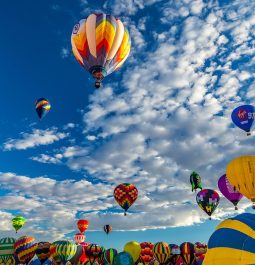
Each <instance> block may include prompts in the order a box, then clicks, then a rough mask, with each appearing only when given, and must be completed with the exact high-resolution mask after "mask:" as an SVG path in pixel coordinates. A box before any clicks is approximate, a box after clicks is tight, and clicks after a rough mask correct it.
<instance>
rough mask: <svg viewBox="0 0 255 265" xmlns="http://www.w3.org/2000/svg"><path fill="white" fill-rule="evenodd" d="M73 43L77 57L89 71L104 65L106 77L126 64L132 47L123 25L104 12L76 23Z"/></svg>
mask: <svg viewBox="0 0 255 265" xmlns="http://www.w3.org/2000/svg"><path fill="white" fill-rule="evenodd" d="M71 43H72V50H73V53H74V56H75V58H76V59H77V60H78V62H79V63H80V64H81V65H82V66H83V67H84V68H85V69H86V70H88V71H89V70H90V69H91V68H92V67H94V66H101V67H103V68H104V70H105V72H106V75H108V74H110V73H111V72H113V71H114V70H115V69H116V68H117V67H120V65H121V63H124V61H125V60H126V58H127V57H128V53H129V51H130V47H131V42H130V38H129V34H128V31H127V29H125V27H124V25H123V23H122V22H121V21H120V20H119V19H116V18H115V17H113V16H111V15H106V14H103V13H101V14H91V15H90V16H88V18H87V19H86V20H85V19H83V20H81V21H80V22H79V24H76V25H75V26H74V29H73V32H72V36H71Z"/></svg>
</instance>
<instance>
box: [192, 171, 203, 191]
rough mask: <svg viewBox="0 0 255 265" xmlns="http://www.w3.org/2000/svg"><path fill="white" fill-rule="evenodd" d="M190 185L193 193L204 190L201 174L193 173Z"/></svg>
mask: <svg viewBox="0 0 255 265" xmlns="http://www.w3.org/2000/svg"><path fill="white" fill-rule="evenodd" d="M190 184H191V188H192V191H193V190H195V191H196V190H197V189H200V190H202V189H203V188H202V182H201V177H200V176H199V174H198V173H197V172H195V171H193V172H192V173H191V175H190Z"/></svg>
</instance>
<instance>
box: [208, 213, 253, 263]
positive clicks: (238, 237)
mask: <svg viewBox="0 0 255 265" xmlns="http://www.w3.org/2000/svg"><path fill="white" fill-rule="evenodd" d="M223 262H224V265H232V264H235V265H247V264H255V216H254V214H250V213H245V214H240V215H238V216H236V217H234V218H231V219H227V220H225V221H223V222H222V223H220V224H219V225H218V226H217V228H216V230H215V232H214V233H213V234H212V236H211V237H210V239H209V242H208V250H207V253H206V255H205V259H204V262H203V265H204V264H205V265H220V264H223Z"/></svg>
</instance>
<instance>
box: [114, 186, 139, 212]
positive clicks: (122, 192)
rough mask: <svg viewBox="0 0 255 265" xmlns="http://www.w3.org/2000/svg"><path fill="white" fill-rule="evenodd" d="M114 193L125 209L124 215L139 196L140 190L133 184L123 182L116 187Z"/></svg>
mask: <svg viewBox="0 0 255 265" xmlns="http://www.w3.org/2000/svg"><path fill="white" fill-rule="evenodd" d="M113 195H114V198H115V200H116V201H117V202H118V204H119V205H120V206H121V207H122V208H123V209H124V210H125V213H124V215H126V211H127V210H128V208H129V207H130V206H131V205H132V204H133V203H134V202H135V201H136V199H137V197H138V190H137V188H136V187H135V185H133V184H129V183H123V184H119V185H118V186H117V187H116V188H115V189H114V192H113Z"/></svg>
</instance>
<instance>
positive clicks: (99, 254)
mask: <svg viewBox="0 0 255 265" xmlns="http://www.w3.org/2000/svg"><path fill="white" fill-rule="evenodd" d="M85 253H86V256H87V257H88V259H89V261H90V263H91V264H93V263H94V262H96V261H97V262H98V263H99V264H101V263H102V261H103V259H104V247H101V246H100V245H97V244H89V245H88V246H87V248H86V250H85Z"/></svg>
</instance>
